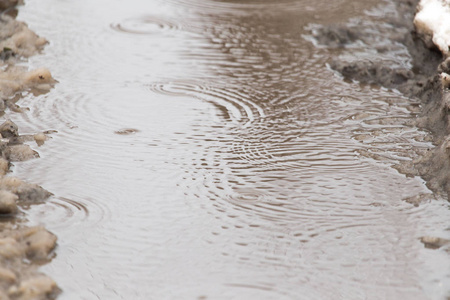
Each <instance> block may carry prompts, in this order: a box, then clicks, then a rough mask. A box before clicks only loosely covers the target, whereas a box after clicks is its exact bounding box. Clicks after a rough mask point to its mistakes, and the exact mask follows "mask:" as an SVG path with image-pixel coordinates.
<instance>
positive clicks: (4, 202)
mask: <svg viewBox="0 0 450 300" xmlns="http://www.w3.org/2000/svg"><path fill="white" fill-rule="evenodd" d="M18 199H19V197H17V195H15V194H13V193H11V192H9V191H6V190H0V215H10V214H15V213H16V212H17V204H16V201H17V200H18Z"/></svg>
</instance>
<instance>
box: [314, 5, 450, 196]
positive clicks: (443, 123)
mask: <svg viewBox="0 0 450 300" xmlns="http://www.w3.org/2000/svg"><path fill="white" fill-rule="evenodd" d="M417 3H418V0H398V1H395V9H396V11H397V12H396V14H393V15H392V16H389V15H387V16H385V17H384V22H386V24H388V25H390V26H391V28H392V30H390V31H386V32H383V34H385V35H387V37H388V38H389V40H390V42H391V44H392V45H393V44H396V43H399V44H402V45H404V46H405V47H406V48H407V49H408V52H409V54H410V56H411V58H412V67H408V68H407V67H401V66H393V65H392V64H391V63H389V62H387V61H383V60H377V61H368V60H363V59H361V60H354V61H351V62H348V61H343V60H339V59H335V60H333V61H331V62H330V67H331V68H332V69H333V70H335V71H337V72H339V73H340V74H341V75H342V76H343V77H344V78H345V79H346V80H356V81H359V82H360V83H362V84H377V85H379V86H383V87H385V88H388V89H396V90H398V91H400V92H401V93H403V94H404V95H405V96H407V97H409V98H411V100H412V102H414V101H416V99H420V102H421V103H422V111H421V114H420V117H419V118H417V126H419V127H422V128H426V129H428V130H429V131H431V133H432V134H433V142H434V144H435V145H436V147H435V148H434V149H429V150H428V151H425V152H423V153H420V158H419V159H416V160H414V161H413V162H411V163H409V164H407V163H403V164H401V165H397V166H395V167H396V168H397V169H398V170H399V171H401V172H403V173H405V174H407V175H411V176H416V175H419V176H421V177H422V178H424V179H425V180H426V181H427V184H428V186H429V188H431V189H432V190H433V191H435V192H437V193H441V194H443V195H444V196H447V197H448V196H449V195H450V120H449V113H450V90H449V89H448V86H447V84H443V80H442V78H441V76H440V73H441V72H445V73H450V58H447V59H445V58H444V57H443V56H442V54H441V53H440V52H439V51H438V50H437V48H435V47H431V48H428V47H427V46H426V45H427V44H428V45H429V43H427V44H426V43H425V42H424V37H420V36H419V35H418V34H417V32H416V30H415V28H414V25H413V19H414V14H415V12H416V6H417ZM357 25H358V24H354V23H352V24H350V23H349V24H333V25H329V26H324V27H321V28H320V29H319V30H316V32H315V33H314V35H315V38H316V40H317V42H318V43H319V44H322V45H326V46H327V47H330V48H342V49H346V48H347V46H348V45H351V44H352V43H355V42H358V41H359V42H363V43H365V44H367V45H369V46H372V45H373V47H374V49H376V50H377V51H378V52H380V53H381V52H382V51H385V50H386V49H380V48H379V45H377V44H376V42H375V41H376V39H377V36H374V34H373V33H372V34H371V33H368V31H367V30H365V29H364V28H362V26H357ZM377 47H378V48H377ZM348 51H351V47H349V50H348Z"/></svg>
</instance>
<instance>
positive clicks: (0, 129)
mask: <svg viewBox="0 0 450 300" xmlns="http://www.w3.org/2000/svg"><path fill="white" fill-rule="evenodd" d="M0 134H1V135H2V137H4V138H9V137H12V136H18V135H19V127H17V125H16V124H15V123H14V122H13V121H11V120H6V121H5V122H4V123H3V124H1V125H0Z"/></svg>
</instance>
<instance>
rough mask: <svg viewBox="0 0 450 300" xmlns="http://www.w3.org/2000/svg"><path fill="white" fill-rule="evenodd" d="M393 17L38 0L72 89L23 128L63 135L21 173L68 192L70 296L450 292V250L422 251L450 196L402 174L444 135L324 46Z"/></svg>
mask: <svg viewBox="0 0 450 300" xmlns="http://www.w3.org/2000/svg"><path fill="white" fill-rule="evenodd" d="M375 4H378V1H349V0H340V1H333V2H332V3H329V1H327V2H325V1H310V0H299V1H294V0H284V1H264V0H259V1H249V0H247V1H213V0H208V1H200V0H198V1H185V0H171V1H156V0H154V1H143V0H141V1H140V0H133V1H131V2H127V3H126V4H125V3H124V2H123V1H115V0H114V1H95V2H92V1H91V2H88V1H56V0H42V1H35V0H28V1H27V4H26V6H24V7H22V8H21V9H20V12H19V19H20V20H24V21H26V22H27V23H28V24H29V26H30V27H31V28H32V29H33V30H35V31H36V32H37V33H38V34H40V35H42V36H45V37H46V38H47V39H48V40H50V45H48V46H47V48H46V49H45V51H44V52H43V54H42V55H41V56H37V57H34V58H32V59H31V65H32V66H34V67H37V66H47V67H48V68H49V69H50V70H51V71H52V73H53V76H54V77H55V78H57V79H58V81H59V84H58V85H57V86H56V87H55V89H53V90H52V91H51V92H50V93H48V94H45V95H40V96H38V97H34V96H32V95H26V96H25V97H24V99H23V100H21V102H20V105H21V106H26V107H29V108H30V111H29V112H27V113H25V114H21V115H19V114H16V113H11V114H10V117H11V118H12V119H13V120H14V121H15V122H16V123H17V124H18V125H19V128H21V130H22V133H34V132H37V131H43V130H49V129H51V130H57V133H54V134H52V139H51V140H50V141H47V142H46V143H45V144H44V145H43V146H41V147H38V148H36V150H37V151H38V152H39V154H40V156H41V158H40V159H37V160H32V161H28V162H24V163H17V164H16V167H15V168H14V173H15V175H17V176H18V177H20V178H24V179H26V180H29V181H30V182H33V183H38V184H41V185H42V186H43V187H45V188H46V189H48V190H50V191H51V192H53V193H54V194H55V196H54V197H53V198H51V199H50V201H49V202H48V203H47V204H45V205H39V206H33V207H32V208H31V209H30V211H29V214H30V217H29V218H30V222H31V223H40V224H45V225H46V227H47V228H48V229H49V230H52V231H53V232H54V233H55V234H57V235H58V237H59V247H58V249H57V251H56V253H57V256H56V258H55V259H53V261H52V263H51V264H49V265H47V266H45V267H43V268H42V270H43V271H44V272H46V273H47V274H49V275H50V276H52V277H53V278H54V279H55V280H56V281H57V282H58V284H59V285H60V286H61V288H62V289H63V290H64V293H63V294H62V295H61V297H60V299H96V298H98V299H172V298H174V299H362V298H367V299H399V298H405V299H406V298H407V299H426V298H430V299H439V298H440V297H443V296H444V295H448V291H449V290H450V279H449V277H450V260H449V256H448V253H446V252H445V250H443V249H437V250H431V249H425V248H424V245H423V244H422V243H421V242H420V241H419V238H420V237H421V236H424V235H431V236H439V237H443V238H448V237H449V236H450V232H449V227H448V226H449V224H448V220H449V217H450V211H449V209H448V202H446V200H444V199H440V198H436V196H434V195H433V194H432V193H431V192H430V191H429V190H428V189H427V188H426V186H425V185H424V182H423V181H422V180H421V179H420V178H407V177H406V176H404V175H402V174H399V173H398V172H397V171H395V170H394V169H393V168H392V165H393V164H396V163H399V162H400V161H408V160H411V159H412V158H413V157H414V156H415V155H417V154H416V153H417V152H420V151H421V150H423V149H427V148H430V147H432V145H431V144H430V143H429V142H427V141H428V140H429V138H428V135H429V134H428V133H427V132H424V131H421V130H419V129H417V128H415V127H413V126H412V125H410V124H412V120H413V119H414V118H415V112H414V110H413V107H412V105H411V102H410V100H408V99H406V98H404V97H403V96H401V95H400V94H399V93H398V92H395V91H388V90H385V89H381V88H378V87H373V86H369V85H359V84H358V83H352V82H345V81H343V80H342V78H340V77H339V76H337V75H336V74H334V73H333V72H332V71H330V70H329V69H328V68H327V66H326V63H327V62H328V61H330V58H332V57H333V56H336V55H341V56H343V57H345V56H346V55H347V56H348V53H347V54H345V53H342V52H339V51H338V50H333V49H326V48H324V47H320V46H316V45H314V43H313V42H311V39H310V37H308V34H309V32H310V31H309V30H308V28H311V26H312V25H311V24H328V23H333V22H347V21H348V20H349V19H350V18H362V19H364V20H365V21H366V22H368V23H369V24H370V22H375V21H376V20H377V19H379V18H381V17H382V15H383V14H385V13H388V12H389V9H391V7H390V3H389V2H386V3H384V2H383V3H382V4H381V5H380V6H379V7H375ZM105 8H108V9H105ZM374 30H380V29H379V28H378V29H377V28H375V29H374ZM380 31H381V30H380ZM379 43H384V41H383V40H382V39H380V41H379ZM358 47H359V48H355V49H354V51H355V52H354V53H357V55H363V56H364V57H368V58H373V59H375V58H377V57H380V56H379V55H378V54H377V53H374V52H373V51H371V49H368V48H367V47H366V48H365V46H364V45H359V46H358ZM350 56H351V55H350ZM349 59H351V57H349ZM382 59H386V60H392V61H393V63H397V64H402V65H408V64H409V56H408V55H407V52H406V50H405V49H403V48H402V47H401V46H399V45H397V47H396V48H395V49H391V50H390V51H387V52H386V53H384V54H383V55H382ZM414 197H423V198H424V199H425V201H424V202H423V203H422V204H421V205H419V206H414V205H412V204H409V203H408V202H406V201H405V200H407V199H409V198H414Z"/></svg>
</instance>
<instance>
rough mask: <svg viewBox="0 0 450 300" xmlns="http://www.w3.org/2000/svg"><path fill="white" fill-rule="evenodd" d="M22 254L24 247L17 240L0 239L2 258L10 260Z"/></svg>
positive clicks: (0, 254)
mask: <svg viewBox="0 0 450 300" xmlns="http://www.w3.org/2000/svg"><path fill="white" fill-rule="evenodd" d="M22 254H23V250H22V247H21V246H20V244H19V243H18V242H17V241H16V240H15V239H13V238H10V237H7V238H3V239H0V257H3V258H6V259H9V258H13V257H18V256H21V255H22Z"/></svg>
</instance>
